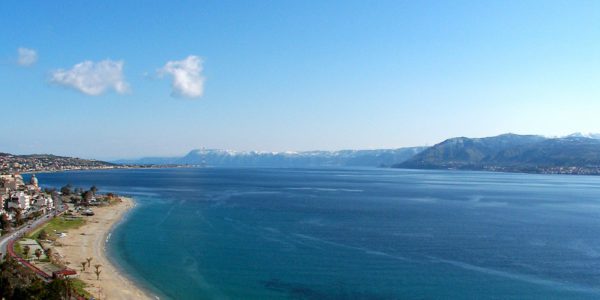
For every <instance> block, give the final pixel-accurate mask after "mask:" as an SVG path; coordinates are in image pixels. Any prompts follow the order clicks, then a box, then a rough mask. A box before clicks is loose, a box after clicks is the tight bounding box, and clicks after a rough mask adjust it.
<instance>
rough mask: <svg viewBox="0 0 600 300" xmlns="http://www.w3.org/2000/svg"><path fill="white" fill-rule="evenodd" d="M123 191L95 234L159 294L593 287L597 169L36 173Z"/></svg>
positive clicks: (386, 294) (534, 293) (507, 291)
mask: <svg viewBox="0 0 600 300" xmlns="http://www.w3.org/2000/svg"><path fill="white" fill-rule="evenodd" d="M37 176H38V178H39V181H40V184H41V185H42V186H46V187H60V186H63V185H65V184H68V183H70V184H72V185H74V186H81V187H84V188H89V187H91V186H92V185H96V186H97V187H98V188H99V191H100V192H114V193H118V194H123V195H129V196H132V197H133V198H134V199H135V201H136V203H137V205H136V207H135V208H134V209H132V210H130V211H129V212H128V213H127V214H126V216H125V218H124V219H123V220H122V221H121V222H120V223H119V224H118V225H117V226H116V227H115V228H114V230H113V231H112V234H111V235H110V239H109V240H108V243H107V251H108V254H109V256H110V258H111V259H112V260H113V262H114V263H115V264H116V265H117V266H118V267H119V268H120V269H121V270H122V272H123V273H124V274H126V275H127V276H128V277H130V278H131V279H132V280H133V281H135V282H136V283H137V284H139V285H140V286H141V287H143V288H144V289H146V290H148V291H149V292H150V293H152V294H154V295H156V296H157V297H159V298H160V299H332V300H333V299H600V177H595V176H568V175H531V174H507V173H488V172H467V171H431V170H401V169H384V168H372V169H353V168H318V169H276V168H178V169H129V170H101V171H69V172H61V173H44V174H38V175H37Z"/></svg>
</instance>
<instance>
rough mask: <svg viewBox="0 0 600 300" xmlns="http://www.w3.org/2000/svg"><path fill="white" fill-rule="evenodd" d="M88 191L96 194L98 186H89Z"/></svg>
mask: <svg viewBox="0 0 600 300" xmlns="http://www.w3.org/2000/svg"><path fill="white" fill-rule="evenodd" d="M90 191H91V192H92V193H93V194H94V195H96V192H98V188H97V187H96V186H95V185H92V187H91V188H90Z"/></svg>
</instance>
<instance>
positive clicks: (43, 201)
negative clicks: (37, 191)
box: [31, 195, 54, 209]
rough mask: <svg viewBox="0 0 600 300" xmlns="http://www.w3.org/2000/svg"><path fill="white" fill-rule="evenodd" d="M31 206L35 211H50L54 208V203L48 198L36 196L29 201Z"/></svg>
mask: <svg viewBox="0 0 600 300" xmlns="http://www.w3.org/2000/svg"><path fill="white" fill-rule="evenodd" d="M31 206H33V207H34V208H36V209H52V208H53V207H54V201H53V199H52V197H50V196H45V195H37V196H36V197H35V198H34V199H33V200H32V201H31Z"/></svg>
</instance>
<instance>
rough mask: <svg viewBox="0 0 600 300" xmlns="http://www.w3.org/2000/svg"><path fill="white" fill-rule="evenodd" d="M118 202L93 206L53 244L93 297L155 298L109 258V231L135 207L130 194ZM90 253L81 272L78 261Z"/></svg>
mask: <svg viewBox="0 0 600 300" xmlns="http://www.w3.org/2000/svg"><path fill="white" fill-rule="evenodd" d="M120 198H121V202H119V203H116V204H114V205H111V206H106V207H96V208H94V213H95V215H94V216H89V217H85V219H86V223H85V224H84V225H82V226H81V227H79V228H76V229H69V230H67V231H66V234H67V236H65V237H63V238H60V239H58V241H59V242H60V244H61V246H57V247H54V248H55V251H56V252H57V253H58V254H59V255H60V257H61V260H63V261H65V262H69V264H68V265H69V267H70V268H73V269H75V270H77V273H78V276H77V278H79V279H80V280H82V281H83V282H85V283H86V288H85V290H86V291H88V292H89V293H90V294H92V295H93V296H94V297H95V298H96V299H111V300H112V299H123V300H125V299H157V297H155V296H153V295H151V294H150V293H149V292H148V291H147V290H145V289H144V288H143V287H141V286H140V285H139V284H137V283H136V282H134V281H133V280H132V279H130V278H129V277H128V276H126V275H125V274H123V271H122V269H121V268H119V266H117V265H116V263H114V260H113V259H110V258H109V256H108V253H107V249H106V244H107V242H108V241H109V239H110V236H111V235H112V231H113V230H114V229H115V228H116V227H117V226H118V225H119V224H120V222H121V221H122V220H123V217H124V216H125V214H126V213H127V212H129V211H130V210H131V209H132V208H134V207H135V201H134V200H133V199H132V198H129V197H120ZM88 257H92V258H93V259H92V261H91V268H86V270H85V271H83V272H82V269H81V262H83V261H86V258H88ZM96 264H100V265H102V266H101V267H100V270H101V274H100V280H97V279H96V275H95V274H94V265H96Z"/></svg>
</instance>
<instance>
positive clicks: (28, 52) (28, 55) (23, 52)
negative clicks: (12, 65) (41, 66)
mask: <svg viewBox="0 0 600 300" xmlns="http://www.w3.org/2000/svg"><path fill="white" fill-rule="evenodd" d="M17 52H18V53H19V59H18V61H17V62H18V63H19V65H21V66H24V67H28V66H31V65H33V64H35V62H36V61H37V59H38V55H37V52H36V51H35V50H33V49H28V48H24V47H21V48H19V49H17Z"/></svg>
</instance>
